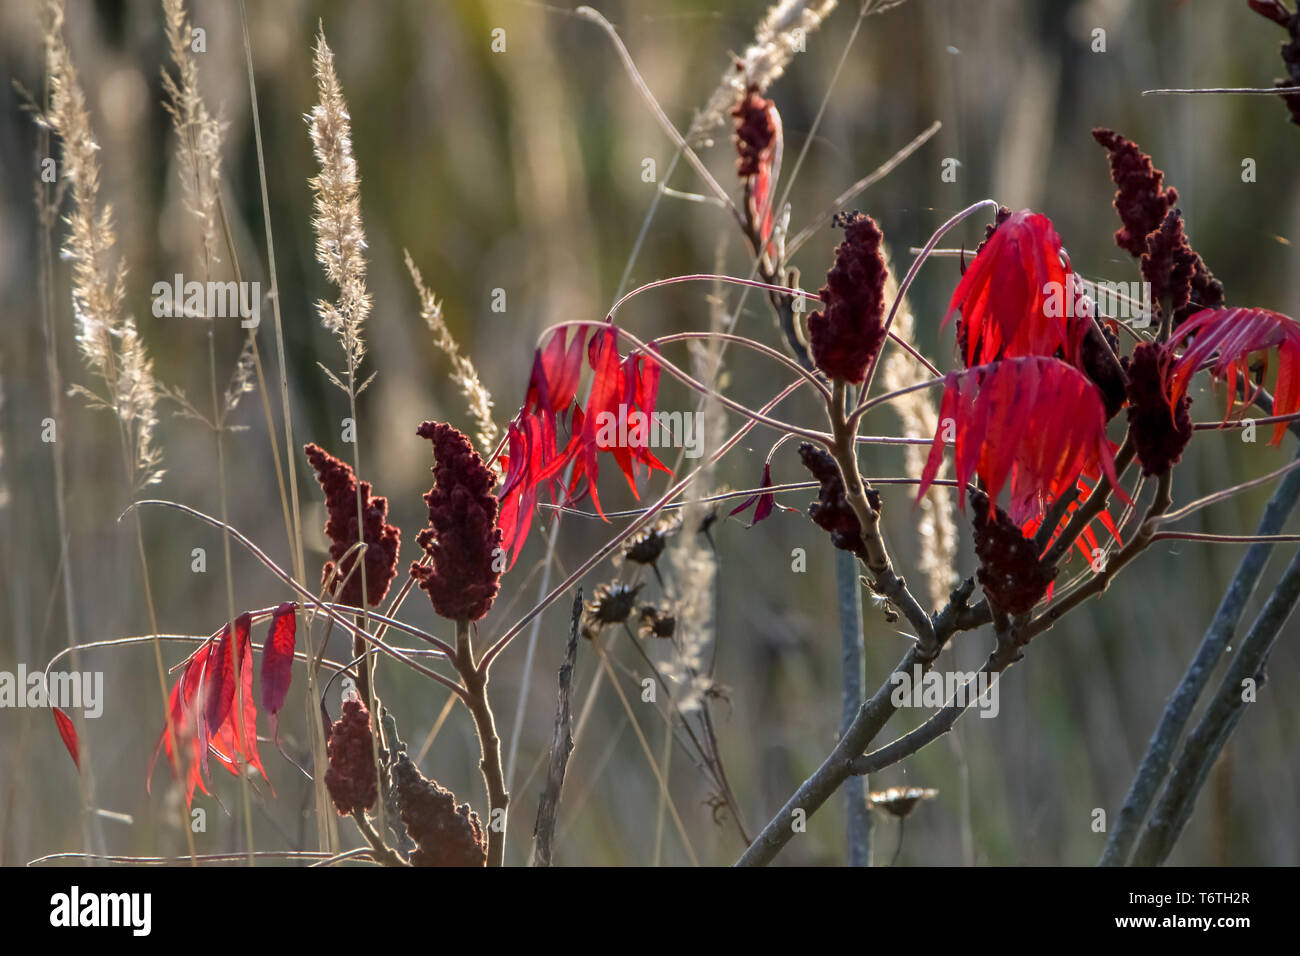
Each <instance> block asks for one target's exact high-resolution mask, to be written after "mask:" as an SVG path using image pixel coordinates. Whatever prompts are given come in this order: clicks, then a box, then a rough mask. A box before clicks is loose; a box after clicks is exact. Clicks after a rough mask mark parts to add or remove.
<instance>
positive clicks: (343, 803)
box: [325, 694, 379, 817]
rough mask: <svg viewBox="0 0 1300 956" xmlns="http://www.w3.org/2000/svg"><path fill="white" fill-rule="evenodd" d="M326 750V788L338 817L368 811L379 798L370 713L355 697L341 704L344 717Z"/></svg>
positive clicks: (331, 730) (338, 721) (339, 721)
mask: <svg viewBox="0 0 1300 956" xmlns="http://www.w3.org/2000/svg"><path fill="white" fill-rule="evenodd" d="M327 749H328V751H329V761H330V765H329V769H328V770H326V771H325V789H327V790H328V791H329V794H330V799H331V800H333V801H334V808H335V809H336V810H338V812H339V816H341V817H346V816H349V815H350V814H352V813H353V812H354V811H357V810H369V809H370V808H371V807H373V806H374V805H375V800H376V798H377V797H378V795H379V780H378V778H377V777H376V775H375V748H374V742H373V739H372V737H371V730H370V711H368V710H366V706H365V704H363V703H361V700H360V698H358V697H357V696H356V695H355V694H354V695H352V696H351V697H348V698H347V699H346V700H344V701H343V715H342V716H341V717H339V719H338V720H336V721H335V722H334V726H333V727H332V728H330V734H329V745H328V748H327Z"/></svg>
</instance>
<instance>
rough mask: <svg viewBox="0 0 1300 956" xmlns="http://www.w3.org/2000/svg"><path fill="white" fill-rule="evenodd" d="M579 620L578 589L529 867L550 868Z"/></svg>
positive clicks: (569, 740) (568, 749)
mask: <svg viewBox="0 0 1300 956" xmlns="http://www.w3.org/2000/svg"><path fill="white" fill-rule="evenodd" d="M581 618H582V588H578V589H577V590H576V591H575V592H574V594H573V619H572V621H571V622H570V624H569V642H568V644H566V645H565V648H564V663H562V664H561V665H560V689H559V692H558V695H557V700H556V703H555V736H554V738H553V739H552V741H551V762H550V766H549V767H548V768H547V771H546V789H545V790H544V791H542V799H541V801H540V802H539V803H538V805H537V824H536V826H534V827H533V866H550V865H551V840H552V839H553V838H554V836H555V820H556V815H557V813H558V812H559V809H560V790H561V789H562V788H563V787H564V771H565V768H567V767H568V765H569V754H571V753H572V752H573V732H572V726H573V715H572V710H571V698H572V696H573V667H574V662H575V661H576V660H577V658H578V622H579V620H581Z"/></svg>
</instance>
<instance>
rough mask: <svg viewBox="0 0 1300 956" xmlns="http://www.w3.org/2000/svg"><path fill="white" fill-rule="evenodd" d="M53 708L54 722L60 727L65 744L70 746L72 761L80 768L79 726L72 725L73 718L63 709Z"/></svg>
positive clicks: (60, 734) (69, 752)
mask: <svg viewBox="0 0 1300 956" xmlns="http://www.w3.org/2000/svg"><path fill="white" fill-rule="evenodd" d="M51 709H52V710H53V712H54V723H55V724H56V725H57V726H58V728H59V736H60V737H62V738H63V746H65V747H67V748H68V754H69V755H70V756H71V757H72V762H73V763H74V764H76V767H77V769H78V770H80V769H81V747H80V744H79V743H78V741H77V728H75V727H73V726H72V718H71V717H69V716H68V715H67V714H65V713H64V712H63V711H62V710H60V709H59V708H57V707H54V708H51Z"/></svg>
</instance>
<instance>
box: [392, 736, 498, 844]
mask: <svg viewBox="0 0 1300 956" xmlns="http://www.w3.org/2000/svg"><path fill="white" fill-rule="evenodd" d="M393 788H394V790H395V791H396V792H397V804H398V807H399V808H400V810H401V815H402V822H403V823H404V824H406V832H407V834H408V835H409V836H410V837H411V839H412V840H414V841H415V843H416V849H415V851H414V852H413V853H412V854H411V860H410V862H411V865H412V866H483V865H484V864H485V863H486V862H487V835H486V834H485V833H484V832H483V825H482V823H481V822H480V821H479V816H478V814H477V813H475V812H474V811H473V810H471V809H470V806H469V804H468V803H462V804H460V805H459V806H457V805H456V795H455V794H454V793H452V792H451V791H450V790H447V789H445V788H444V787H440V786H439V785H438V782H437V781H436V780H429V779H428V778H426V777H425V776H424V775H423V774H422V773H420V771H419V768H418V767H416V766H415V764H414V763H413V762H412V761H411V758H410V757H408V756H407V755H406V754H405V753H402V754H400V755H399V756H398V759H397V762H396V763H395V764H393Z"/></svg>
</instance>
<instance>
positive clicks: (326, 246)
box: [306, 30, 370, 370]
mask: <svg viewBox="0 0 1300 956" xmlns="http://www.w3.org/2000/svg"><path fill="white" fill-rule="evenodd" d="M313 65H314V69H315V74H316V89H317V92H318V94H319V97H320V102H318V103H317V104H316V106H314V107H313V108H312V111H311V113H309V114H308V115H307V117H306V119H307V123H308V126H309V127H310V130H311V143H312V149H313V150H314V151H315V153H316V161H317V162H318V163H319V164H320V175H319V176H316V177H314V178H312V179H311V180H310V185H311V188H312V190H313V191H314V192H315V193H316V199H315V207H316V215H315V217H314V218H313V220H312V227H313V228H314V229H315V230H316V259H317V261H318V262H320V264H321V265H322V266H324V268H325V275H326V277H328V279H329V280H330V282H331V283H333V285H334V286H335V287H337V288H338V290H339V296H338V299H337V300H336V301H335V302H327V301H325V300H324V299H322V300H320V301H319V302H318V303H317V304H316V308H317V310H318V311H319V312H320V317H321V323H322V324H323V325H324V326H325V328H326V329H327V330H328V331H330V332H332V333H334V334H335V335H336V336H338V339H339V343H340V344H341V345H342V346H343V353H344V357H345V358H346V360H347V363H348V368H349V369H350V370H355V369H356V368H357V367H358V366H360V365H361V360H362V358H363V357H364V356H365V351H366V349H365V343H364V342H363V341H362V338H361V331H362V327H363V326H364V325H365V321H366V318H367V316H369V314H370V296H369V294H368V293H367V292H366V260H365V249H366V232H365V229H364V228H363V226H362V224H361V181H360V179H359V178H358V177H357V161H356V159H355V158H354V157H353V155H352V121H351V117H349V116H348V105H347V102H346V101H345V100H344V99H343V88H342V86H340V85H339V78H338V76H337V74H336V73H335V72H334V53H333V51H331V50H330V48H329V44H328V43H326V42H325V32H324V30H321V32H320V33H318V34H317V37H316V51H315V55H314V59H313Z"/></svg>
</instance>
